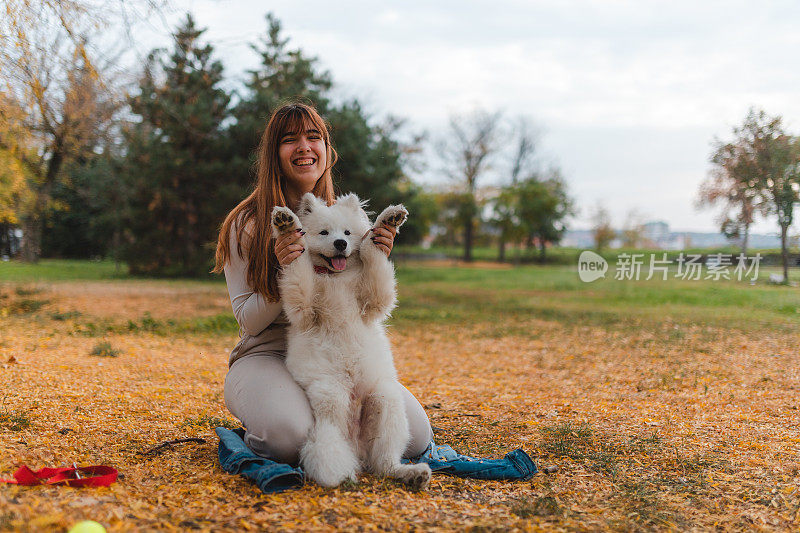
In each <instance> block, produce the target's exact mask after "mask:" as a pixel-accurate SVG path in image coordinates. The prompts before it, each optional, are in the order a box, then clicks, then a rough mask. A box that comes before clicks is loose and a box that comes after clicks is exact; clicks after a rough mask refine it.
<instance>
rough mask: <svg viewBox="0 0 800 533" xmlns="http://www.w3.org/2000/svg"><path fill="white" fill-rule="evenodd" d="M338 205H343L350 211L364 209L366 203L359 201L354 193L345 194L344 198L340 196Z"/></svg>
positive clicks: (337, 201)
mask: <svg viewBox="0 0 800 533" xmlns="http://www.w3.org/2000/svg"><path fill="white" fill-rule="evenodd" d="M336 204H337V205H342V206H344V207H349V208H350V209H362V208H363V206H364V202H362V201H361V200H359V199H358V196H356V195H355V194H353V193H349V194H345V195H344V196H340V197H339V198H337V199H336Z"/></svg>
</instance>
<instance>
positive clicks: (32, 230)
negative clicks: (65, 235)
mask: <svg viewBox="0 0 800 533" xmlns="http://www.w3.org/2000/svg"><path fill="white" fill-rule="evenodd" d="M64 155H65V154H64V142H63V141H62V140H61V138H59V137H57V138H56V140H55V142H54V144H53V153H52V155H51V157H50V159H49V160H48V162H47V173H46V174H45V176H44V182H43V183H42V186H41V187H40V188H39V190H38V191H36V200H35V201H34V204H33V211H32V212H31V213H30V214H29V215H28V216H27V217H25V221H24V222H23V230H22V231H24V232H25V233H24V235H23V236H22V238H23V239H24V240H23V241H22V260H23V261H25V262H27V263H37V262H38V261H39V257H40V256H41V255H42V232H43V231H44V211H45V209H46V208H47V203H48V202H49V200H50V194H51V192H52V190H53V184H54V183H55V181H56V177H57V176H58V172H59V171H60V170H61V164H62V163H63V162H64Z"/></svg>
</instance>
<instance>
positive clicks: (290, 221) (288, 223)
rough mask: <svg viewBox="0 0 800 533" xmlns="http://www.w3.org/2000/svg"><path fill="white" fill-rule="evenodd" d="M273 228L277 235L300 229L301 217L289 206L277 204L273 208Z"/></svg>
mask: <svg viewBox="0 0 800 533" xmlns="http://www.w3.org/2000/svg"><path fill="white" fill-rule="evenodd" d="M272 229H273V233H275V235H276V236H278V235H282V234H284V233H290V232H292V231H295V230H297V229H300V219H298V218H297V215H295V214H294V213H293V212H292V210H291V209H289V208H288V207H281V206H276V207H275V208H274V209H273V210H272Z"/></svg>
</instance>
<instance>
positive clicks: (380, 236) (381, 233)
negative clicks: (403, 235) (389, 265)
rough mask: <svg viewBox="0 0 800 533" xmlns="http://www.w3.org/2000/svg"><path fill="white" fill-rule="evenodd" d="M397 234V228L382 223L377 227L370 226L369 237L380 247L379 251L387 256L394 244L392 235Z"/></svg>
mask: <svg viewBox="0 0 800 533" xmlns="http://www.w3.org/2000/svg"><path fill="white" fill-rule="evenodd" d="M395 235H397V228H396V227H394V226H389V225H387V224H382V225H380V226H378V227H377V228H372V237H370V239H371V240H372V242H374V243H375V246H377V247H378V248H380V250H381V252H383V253H385V254H386V257H389V254H390V253H391V251H392V247H393V246H394V236H395Z"/></svg>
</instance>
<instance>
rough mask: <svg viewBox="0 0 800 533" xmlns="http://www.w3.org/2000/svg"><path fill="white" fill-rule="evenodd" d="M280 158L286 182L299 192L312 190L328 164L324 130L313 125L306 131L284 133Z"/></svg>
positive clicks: (280, 146) (279, 153)
mask: <svg viewBox="0 0 800 533" xmlns="http://www.w3.org/2000/svg"><path fill="white" fill-rule="evenodd" d="M278 159H279V160H280V164H281V173H282V174H283V176H284V177H285V178H286V184H287V185H288V186H290V187H292V188H293V189H295V190H296V191H297V192H299V193H306V192H311V191H312V190H313V189H314V185H316V183H317V180H318V179H319V178H320V177H321V176H322V174H323V173H324V172H325V167H326V165H327V164H328V161H327V150H326V149H325V141H324V140H323V138H322V132H320V131H319V130H317V129H316V128H314V127H313V126H311V127H309V128H308V129H306V130H305V131H290V132H286V133H284V134H283V136H282V137H281V138H280V141H279V145H278Z"/></svg>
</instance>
